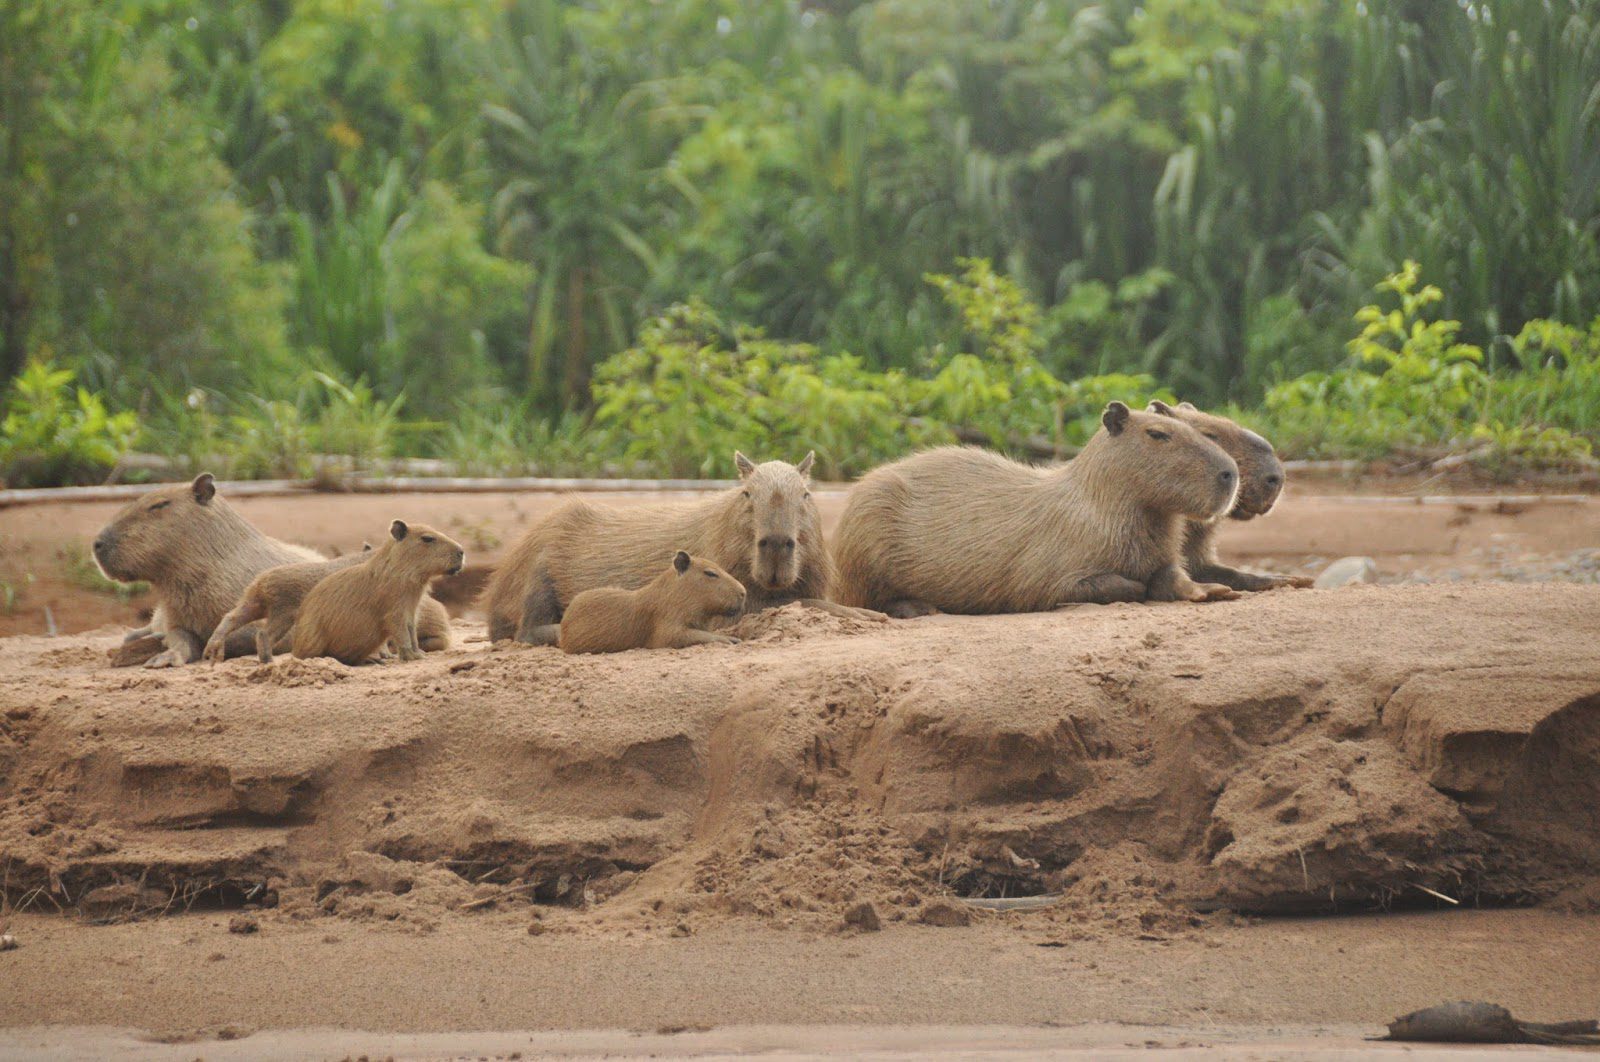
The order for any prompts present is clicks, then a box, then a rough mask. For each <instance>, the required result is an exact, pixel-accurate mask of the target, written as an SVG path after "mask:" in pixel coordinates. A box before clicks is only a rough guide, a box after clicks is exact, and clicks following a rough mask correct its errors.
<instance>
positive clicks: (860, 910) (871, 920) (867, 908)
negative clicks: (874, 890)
mask: <svg viewBox="0 0 1600 1062" xmlns="http://www.w3.org/2000/svg"><path fill="white" fill-rule="evenodd" d="M844 924H845V925H847V926H857V927H859V928H860V929H862V930H863V931H865V932H868V933H876V932H877V931H878V930H880V929H882V928H883V919H881V918H879V917H878V909H877V908H876V907H874V906H872V904H870V903H858V904H856V905H855V906H854V907H852V908H850V910H848V911H846V912H845V913H844Z"/></svg>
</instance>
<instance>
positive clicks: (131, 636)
mask: <svg viewBox="0 0 1600 1062" xmlns="http://www.w3.org/2000/svg"><path fill="white" fill-rule="evenodd" d="M155 632H156V629H155V627H154V626H152V625H151V624H148V623H146V624H145V625H144V626H143V627H135V628H134V629H133V630H131V631H129V632H128V633H127V634H124V635H123V636H122V640H123V642H124V643H127V642H136V641H138V640H139V639H140V638H148V637H150V636H151V635H152V634H154V633H155Z"/></svg>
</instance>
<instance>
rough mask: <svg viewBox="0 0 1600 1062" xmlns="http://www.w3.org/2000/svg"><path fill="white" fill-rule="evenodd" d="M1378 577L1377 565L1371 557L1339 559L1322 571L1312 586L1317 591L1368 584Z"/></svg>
mask: <svg viewBox="0 0 1600 1062" xmlns="http://www.w3.org/2000/svg"><path fill="white" fill-rule="evenodd" d="M1377 577H1378V563H1377V561H1374V560H1373V559H1372V558H1371V557H1341V558H1339V559H1338V560H1336V561H1334V562H1333V563H1332V564H1330V565H1328V566H1327V567H1326V568H1324V569H1323V571H1322V574H1321V575H1319V576H1317V581H1316V582H1315V583H1313V584H1312V585H1313V586H1315V587H1316V588H1317V589H1318V590H1332V589H1333V588H1334V587H1336V586H1350V585H1352V584H1355V583H1370V582H1372V581H1373V580H1374V579H1376V578H1377Z"/></svg>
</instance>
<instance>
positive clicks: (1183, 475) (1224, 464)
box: [1077, 402, 1239, 520]
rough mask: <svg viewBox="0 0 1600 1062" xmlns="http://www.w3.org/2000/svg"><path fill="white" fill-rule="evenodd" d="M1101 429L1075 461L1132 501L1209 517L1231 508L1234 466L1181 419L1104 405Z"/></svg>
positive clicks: (1236, 484)
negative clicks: (1087, 460) (1087, 463)
mask: <svg viewBox="0 0 1600 1062" xmlns="http://www.w3.org/2000/svg"><path fill="white" fill-rule="evenodd" d="M1100 424H1101V430H1100V431H1098V432H1096V433H1095V435H1094V438H1092V439H1090V440H1089V444H1088V445H1087V446H1085V447H1084V448H1083V453H1082V454H1080V455H1079V456H1078V458H1077V460H1079V461H1081V460H1083V459H1084V458H1085V457H1088V458H1090V460H1091V462H1092V468H1093V473H1092V474H1093V475H1095V477H1096V478H1097V479H1100V480H1101V481H1103V482H1109V483H1112V484H1114V485H1115V489H1117V490H1119V491H1120V492H1122V495H1123V496H1124V497H1126V498H1127V499H1128V500H1129V501H1131V502H1132V503H1134V504H1140V505H1144V506H1146V507H1149V508H1153V509H1158V510H1160V511H1162V512H1170V513H1178V514H1181V515H1183V516H1187V517H1189V518H1190V519H1192V520H1214V519H1216V518H1218V517H1220V516H1222V515H1223V514H1224V513H1226V512H1227V511H1228V510H1229V509H1231V508H1233V501H1234V496H1235V495H1236V494H1237V493H1238V490H1239V466H1238V465H1236V464H1235V463H1234V460H1233V458H1231V457H1229V456H1228V455H1227V452H1226V451H1224V450H1223V449H1222V447H1220V446H1218V445H1217V444H1216V443H1214V442H1212V441H1211V440H1210V439H1207V438H1206V437H1205V436H1203V435H1201V434H1200V433H1199V432H1198V431H1195V430H1194V429H1193V428H1191V427H1189V425H1187V424H1185V423H1184V422H1183V421H1181V420H1176V419H1174V418H1172V417H1164V416H1162V415H1160V414H1159V413H1139V412H1136V411H1134V410H1131V409H1129V408H1128V407H1127V406H1126V405H1124V404H1123V403H1121V402H1111V403H1108V404H1107V405H1106V408H1105V412H1103V413H1102V414H1101V415H1100Z"/></svg>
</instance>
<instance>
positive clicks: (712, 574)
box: [706, 568, 717, 579]
mask: <svg viewBox="0 0 1600 1062" xmlns="http://www.w3.org/2000/svg"><path fill="white" fill-rule="evenodd" d="M716 577H717V573H716V572H714V571H712V570H711V569H710V568H707V569H706V578H707V579H715V578H716Z"/></svg>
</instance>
